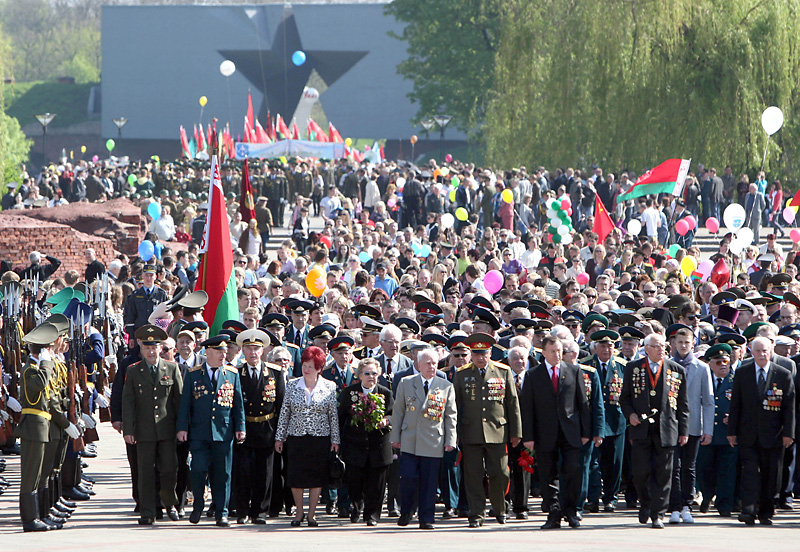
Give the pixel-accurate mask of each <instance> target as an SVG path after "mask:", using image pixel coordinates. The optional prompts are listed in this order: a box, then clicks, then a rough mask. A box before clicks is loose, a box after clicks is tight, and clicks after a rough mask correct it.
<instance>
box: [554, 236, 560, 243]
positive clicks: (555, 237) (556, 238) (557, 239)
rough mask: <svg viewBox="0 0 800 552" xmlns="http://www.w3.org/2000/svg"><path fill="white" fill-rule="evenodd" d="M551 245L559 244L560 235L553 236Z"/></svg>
mask: <svg viewBox="0 0 800 552" xmlns="http://www.w3.org/2000/svg"><path fill="white" fill-rule="evenodd" d="M553 243H561V234H553Z"/></svg>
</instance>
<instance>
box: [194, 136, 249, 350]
mask: <svg viewBox="0 0 800 552" xmlns="http://www.w3.org/2000/svg"><path fill="white" fill-rule="evenodd" d="M215 142H216V137H213V138H212V143H215ZM200 253H201V255H202V257H201V259H200V269H199V272H198V277H197V285H196V286H195V289H196V290H201V289H202V290H203V291H205V292H206V293H207V294H208V303H207V304H206V307H205V310H204V311H203V318H204V319H205V321H206V322H207V323H208V326H209V330H208V335H209V336H215V335H217V334H218V333H219V331H220V330H221V329H222V323H223V322H225V321H226V320H231V319H238V318H239V306H238V304H237V301H236V277H235V276H234V273H233V248H232V246H231V229H230V226H229V224H228V209H227V206H226V204H225V194H224V193H223V192H222V182H221V179H220V176H219V163H218V161H217V150H216V147H215V148H214V154H213V155H212V156H211V183H210V184H209V188H208V214H207V215H206V227H205V230H204V231H203V241H202V243H201V244H200Z"/></svg>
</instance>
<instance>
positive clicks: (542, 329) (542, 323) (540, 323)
mask: <svg viewBox="0 0 800 552" xmlns="http://www.w3.org/2000/svg"><path fill="white" fill-rule="evenodd" d="M552 327H553V322H552V321H550V320H536V327H534V329H533V333H547V331H548V330H550V328H552Z"/></svg>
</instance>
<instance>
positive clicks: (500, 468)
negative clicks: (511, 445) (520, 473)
mask: <svg viewBox="0 0 800 552" xmlns="http://www.w3.org/2000/svg"><path fill="white" fill-rule="evenodd" d="M453 386H454V387H455V394H456V407H457V409H458V425H457V427H458V439H459V446H460V448H461V453H462V458H463V461H464V485H465V488H466V494H467V502H468V503H469V510H470V520H471V521H475V520H477V521H478V523H482V522H483V518H484V515H485V514H484V512H485V509H486V498H485V493H484V490H483V476H484V472H485V473H488V474H489V500H490V502H491V505H492V508H493V509H494V511H495V514H496V516H497V517H498V519H499V518H500V517H502V518H503V519H505V513H506V503H505V493H506V489H507V488H508V483H509V471H508V453H507V451H506V443H508V442H509V440H510V439H512V438H514V437H517V438H521V437H522V419H521V417H520V410H519V402H518V400H517V387H516V385H515V384H514V378H513V375H512V372H511V369H510V368H509V367H508V366H506V365H504V364H500V363H497V362H494V361H491V360H490V361H489V364H488V365H487V366H486V370H485V371H484V373H483V374H482V373H481V371H480V370H479V369H478V368H477V367H476V366H475V365H474V364H473V363H471V362H470V363H469V364H466V365H465V366H462V367H461V368H459V369H458V371H457V372H456V374H455V377H454V378H453Z"/></svg>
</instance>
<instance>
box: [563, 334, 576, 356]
mask: <svg viewBox="0 0 800 552" xmlns="http://www.w3.org/2000/svg"><path fill="white" fill-rule="evenodd" d="M571 337H572V336H570V339H562V340H561V345H562V346H563V347H564V352H565V353H578V352H579V351H580V350H581V348H580V346H579V345H578V343H577V342H576V341H575V340H574V339H571Z"/></svg>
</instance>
